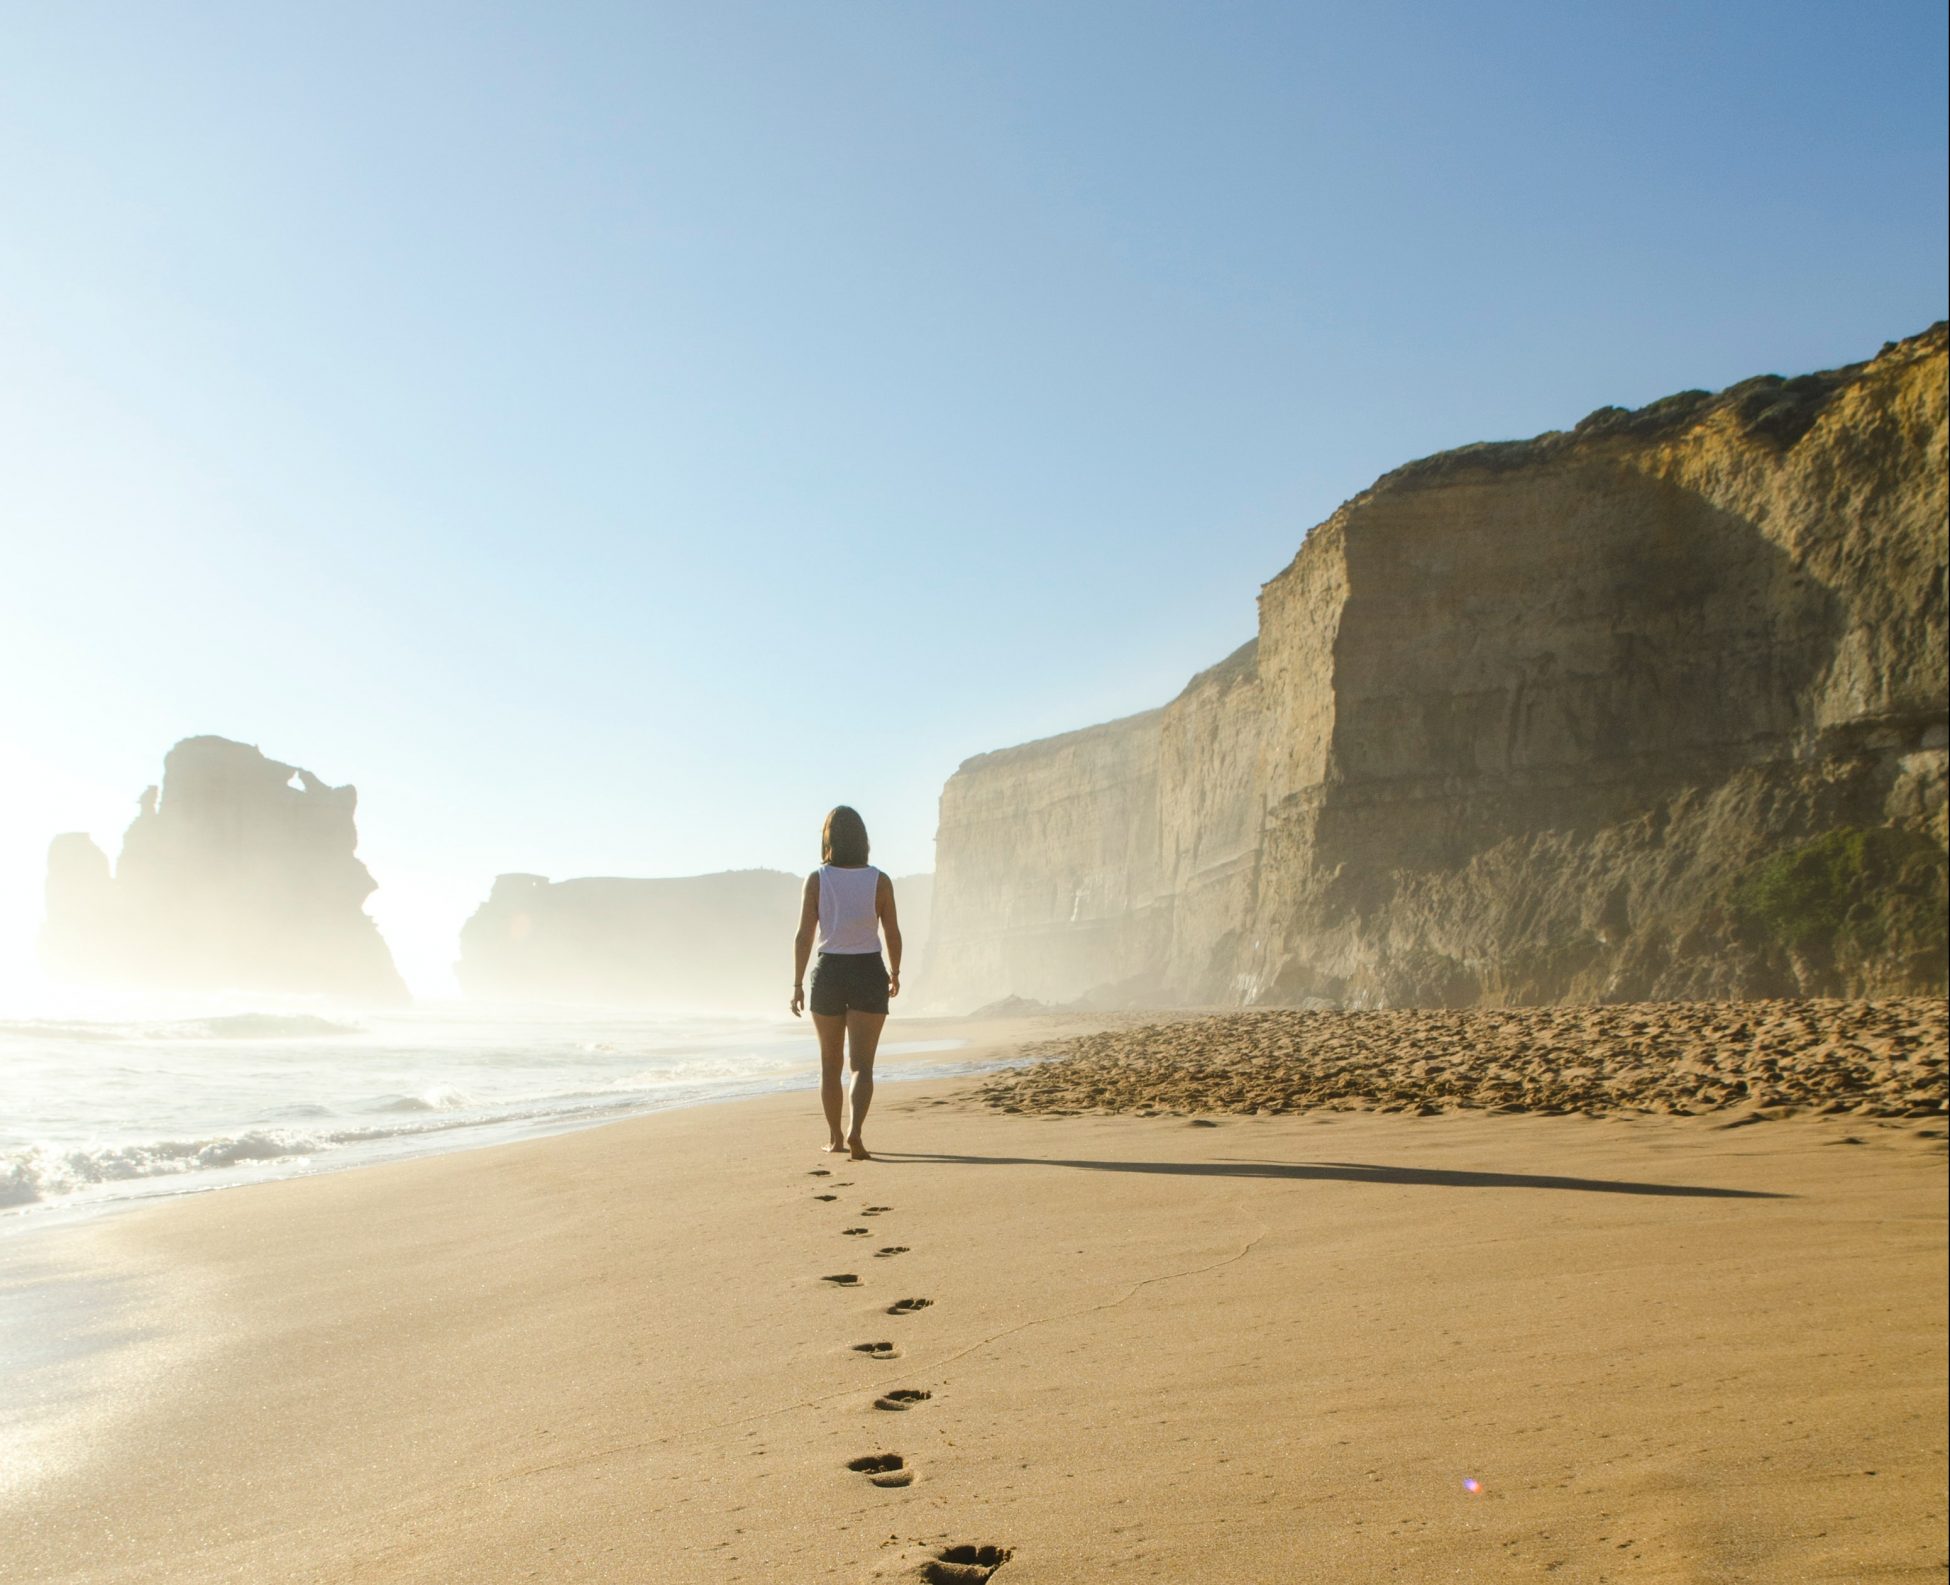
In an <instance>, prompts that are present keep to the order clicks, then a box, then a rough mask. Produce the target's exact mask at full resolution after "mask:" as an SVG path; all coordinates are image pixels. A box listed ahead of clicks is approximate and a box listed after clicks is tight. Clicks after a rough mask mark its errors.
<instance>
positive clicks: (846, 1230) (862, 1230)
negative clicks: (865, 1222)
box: [840, 1227, 873, 1238]
mask: <svg viewBox="0 0 1950 1585" xmlns="http://www.w3.org/2000/svg"><path fill="white" fill-rule="evenodd" d="M872 1231H873V1229H872V1228H871V1227H843V1228H841V1229H840V1237H842V1238H865V1237H866V1236H867V1234H869V1233H871V1232H872Z"/></svg>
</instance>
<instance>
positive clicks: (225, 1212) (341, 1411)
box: [0, 1026, 1945, 1585]
mask: <svg viewBox="0 0 1950 1585" xmlns="http://www.w3.org/2000/svg"><path fill="white" fill-rule="evenodd" d="M1024 1032H1025V1033H1031V1032H1033V1030H1031V1029H1029V1028H1028V1027H1027V1026H1026V1027H1025V1031H1024ZM1122 1038H1125V1039H1126V1040H1127V1042H1136V1043H1141V1042H1142V1041H1144V1040H1149V1039H1153V1038H1156V1037H1151V1036H1143V1035H1139V1034H1136V1033H1133V1032H1127V1034H1126V1036H1125V1037H1122ZM1133 1049H1135V1046H1133ZM1940 1055H1941V1053H1940V1051H1939V1052H1938V1056H1939V1057H1940ZM1416 1060H1419V1059H1416ZM1159 1082H1163V1081H1159ZM1173 1082H1176V1081H1173ZM1391 1104H1392V1103H1391ZM1747 1115H1748V1114H1746V1113H1742V1114H1740V1115H1739V1116H1737V1117H1735V1118H1733V1119H1731V1120H1735V1121H1745V1120H1746V1116H1747ZM1729 1120H1730V1119H1729V1118H1728V1117H1727V1116H1726V1115H1724V1114H1715V1115H1711V1116H1702V1117H1691V1118H1686V1117H1667V1116H1645V1115H1636V1114H1632V1113H1627V1112H1612V1113H1609V1114H1606V1115H1601V1116H1597V1117H1587V1116H1584V1115H1581V1114H1573V1115H1563V1116H1540V1115H1494V1114H1491V1113H1489V1112H1487V1111H1459V1112H1450V1113H1445V1114H1444V1115H1438V1116H1426V1117H1425V1116H1416V1115H1402V1114H1382V1115H1377V1114H1374V1113H1361V1112H1338V1111H1318V1112H1307V1113H1292V1114H1286V1115H1277V1114H1272V1113H1270V1112H1269V1113H1267V1114H1266V1115H1257V1116H1252V1115H1233V1114H1217V1115H1208V1116H1203V1117H1199V1118H1196V1119H1192V1118H1185V1117H1171V1116H1166V1115H1157V1116H1152V1117H1148V1118H1147V1117H1131V1116H1095V1115H1084V1116H1048V1115H1032V1114H1028V1113H1023V1114H1019V1115H1007V1114H1004V1113H1000V1112H998V1111H996V1110H994V1109H993V1107H992V1106H990V1105H988V1104H985V1103H983V1102H982V1101H980V1100H979V1099H977V1098H976V1097H975V1096H974V1095H973V1094H972V1092H971V1087H970V1085H969V1084H968V1083H967V1081H961V1082H960V1083H958V1084H939V1083H937V1084H931V1085H926V1086H918V1085H906V1086H893V1085H890V1086H886V1087H884V1088H883V1089H882V1091H881V1093H880V1097H879V1099H878V1100H877V1101H876V1103H875V1113H874V1118H873V1122H872V1125H871V1126H870V1128H869V1139H870V1142H872V1143H873V1144H874V1145H875V1147H876V1149H877V1150H878V1151H879V1152H881V1154H880V1157H879V1159H877V1160H875V1161H873V1162H868V1163H860V1164H847V1163H841V1162H835V1161H832V1160H831V1159H830V1158H828V1157H825V1156H823V1155H822V1154H821V1153H820V1152H819V1150H818V1149H817V1148H816V1147H817V1144H818V1142H819V1140H820V1139H821V1137H822V1135H823V1128H822V1126H821V1124H820V1122H819V1118H818V1115H817V1102H816V1100H815V1099H814V1098H813V1097H812V1096H810V1095H804V1094H801V1095H793V1096H783V1097H773V1098H767V1099H763V1100H757V1101H747V1102H740V1103H735V1104H730V1105H723V1106H715V1107H708V1108H700V1109H696V1110H691V1111H682V1112H670V1113H664V1114H661V1115H656V1116H651V1117H646V1118H641V1119H637V1120H634V1121H631V1122H628V1123H622V1124H617V1125H614V1126H611V1127H607V1128H603V1129H598V1130H593V1131H590V1132H587V1133H581V1134H574V1135H568V1136H562V1137H557V1138H553V1139H545V1140H539V1141H534V1142H530V1143H525V1144H519V1145H511V1146H503V1147H499V1148H494V1149H485V1150H478V1151H472V1152H468V1153H465V1154H459V1155H452V1156H444V1157H436V1158H431V1159H425V1160H420V1161H414V1162H408V1163H403V1164H400V1165H397V1166H379V1167H368V1168H361V1169H357V1170H353V1171H347V1172H341V1173H336V1174H329V1175H325V1176H320V1177H315V1178H310V1179H302V1180H294V1181H289V1182H284V1183H276V1184H268V1185H263V1186H258V1187H252V1188H247V1189H239V1190H235V1191H228V1192H225V1193H221V1194H215V1195H209V1196H203V1197H199V1198H197V1199H194V1200H187V1201H183V1202H179V1203H176V1204H172V1205H168V1206H163V1207H157V1208H152V1209H148V1210H144V1211H141V1212H136V1213H130V1214H128V1215H125V1216H121V1217H118V1218H115V1219H113V1220H111V1221H108V1222H105V1223H102V1224H100V1225H98V1226H95V1227H93V1228H89V1229H85V1230H75V1231H74V1233H73V1236H71V1237H69V1238H68V1239H66V1240H65V1246H66V1247H67V1248H68V1250H69V1251H70V1253H71V1255H72V1257H73V1258H76V1259H80V1258H83V1257H84V1256H85V1257H86V1258H88V1259H91V1260H94V1261H97V1262H100V1263H103V1265H104V1267H105V1268H107V1269H113V1270H117V1271H121V1272H125V1273H133V1274H136V1275H138V1276H139V1277H140V1279H141V1281H142V1282H143V1284H144V1285H145V1288H146V1291H147V1292H148V1294H149V1295H150V1298H149V1300H148V1303H149V1306H150V1309H149V1313H148V1315H147V1317H146V1322H147V1324H148V1325H149V1326H150V1327H151V1328H153V1333H152V1335H151V1336H149V1337H148V1338H147V1339H146V1340H143V1341H141V1342H139V1343H137V1344H135V1345H133V1347H132V1348H131V1349H129V1350H125V1351H123V1352H124V1353H125V1354H126V1355H130V1356H133V1357H138V1358H145V1359H147V1360H148V1361H149V1363H150V1367H151V1368H150V1369H149V1371H148V1373H147V1375H146V1377H144V1376H143V1374H142V1373H141V1372H135V1373H133V1374H132V1375H131V1377H130V1379H131V1380H136V1381H140V1382H142V1383H143V1384H142V1385H139V1386H135V1387H131V1388H130V1389H128V1390H127V1391H126V1392H125V1393H124V1394H123V1395H122V1400H123V1401H122V1402H121V1403H120V1404H119V1405H118V1406H117V1407H115V1408H114V1409H113V1410H112V1411H109V1410H104V1409H101V1408H100V1407H99V1406H98V1407H97V1408H96V1409H95V1410H93V1411H91V1413H93V1415H94V1430H95V1438H94V1444H93V1447H92V1449H91V1456H90V1457H88V1458H87V1459H86V1460H85V1461H84V1462H82V1463H80V1464H79V1465H78V1466H77V1467H73V1468H69V1469H64V1470H63V1469H56V1470H53V1471H51V1472H49V1473H48V1474H47V1475H46V1477H45V1478H44V1479H42V1480H41V1481H39V1482H38V1483H37V1484H35V1485H33V1486H31V1487H29V1488H28V1489H27V1490H26V1491H25V1492H24V1493H21V1494H19V1495H17V1496H16V1497H15V1498H14V1499H13V1500H12V1502H11V1504H10V1505H9V1506H8V1507H7V1508H6V1509H5V1510H4V1511H0V1569H4V1571H5V1572H6V1573H7V1576H8V1578H9V1579H11V1580H19V1581H23V1582H25V1581H52V1580H76V1581H80V1580H88V1581H131V1582H133V1581H144V1582H148V1581H158V1582H167V1581H198V1582H203V1581H245V1580H249V1581H254V1582H256V1581H278V1582H305V1581H335V1582H336V1581H348V1582H349V1581H370V1582H382V1581H383V1582H388V1585H391V1582H395V1581H415V1582H418V1581H426V1582H434V1581H439V1582H442V1585H448V1582H475V1581H481V1582H498V1581H503V1580H528V1579H536V1580H548V1581H555V1580H562V1581H683V1582H691V1581H696V1582H713V1585H715V1582H718V1581H753V1582H766V1585H797V1582H802V1581H803V1582H818V1581H844V1582H860V1581H868V1580H875V1579H883V1580H924V1579H930V1578H932V1579H935V1580H950V1581H957V1582H970V1581H979V1580H981V1579H982V1578H983V1577H984V1576H985V1574H986V1572H987V1570H988V1567H989V1564H990V1563H992V1562H993V1561H994V1560H995V1559H996V1558H997V1557H999V1556H1001V1555H1002V1552H1003V1551H1004V1550H1006V1552H1007V1554H1008V1556H1007V1561H1006V1562H1004V1563H1003V1564H1002V1567H1001V1568H1000V1570H999V1571H998V1572H997V1573H995V1575H994V1578H995V1579H996V1581H997V1582H998V1585H1058V1582H1062V1585H1075V1582H1080V1581H1083V1582H1095V1581H1121V1580H1147V1581H1163V1582H1180V1581H1182V1582H1186V1585H1195V1582H1196V1585H1204V1582H1212V1585H1226V1582H1235V1581H1237V1582H1248V1581H1250V1582H1254V1585H1272V1582H1287V1581H1322V1582H1355V1585H1358V1582H1365V1581H1383V1580H1389V1581H1394V1580H1400V1581H1421V1580H1464V1581H1483V1582H1491V1581H1495V1582H1502V1581H1512V1580H1530V1579H1539V1580H1541V1579H1550V1580H1554V1581H1555V1580H1565V1581H1570V1580H1579V1581H1587V1580H1588V1581H1688V1582H1712V1581H1736V1580H1737V1581H1753V1582H1788V1581H1799V1580H1834V1581H1845V1580H1846V1581H1856V1580H1875V1581H1898V1580H1916V1581H1924V1580H1941V1579H1942V1577H1943V1573H1944V1567H1945V1544H1944V1480H1945V1453H1944V1445H1945V1437H1944V1409H1945V1357H1944V1342H1945V1296H1944V1295H1945V1290H1944V1279H1945V1173H1944V1155H1943V1146H1944V1141H1943V1137H1942V1134H1943V1128H1942V1124H1941V1123H1940V1122H1938V1121H1935V1120H1933V1119H1913V1118H1912V1119H1902V1120H1891V1119H1884V1118H1869V1117H1855V1116H1815V1115H1806V1116H1799V1117H1790V1118H1785V1119H1780V1120H1773V1121H1765V1122H1762V1123H1759V1124H1758V1125H1755V1126H1742V1127H1734V1128H1729V1127H1726V1126H1724V1125H1725V1123H1726V1122H1727V1121H1729ZM825 1196H832V1198H830V1199H829V1198H824V1197H825ZM856 1230H857V1231H856ZM848 1277H850V1278H853V1279H855V1280H853V1281H851V1282H840V1281H834V1280H829V1279H836V1278H848ZM903 1300H907V1301H920V1300H925V1301H927V1303H926V1304H925V1305H920V1304H915V1305H910V1306H908V1307H906V1308H904V1309H902V1308H901V1306H900V1301H903ZM895 1309H900V1310H901V1313H889V1312H890V1310H895ZM862 1345H885V1348H884V1350H877V1351H879V1352H884V1353H885V1355H886V1357H874V1355H873V1354H869V1353H865V1352H860V1351H859V1350H860V1348H861V1346H862ZM896 1390H899V1391H902V1392H907V1393H911V1394H925V1395H926V1396H925V1397H920V1398H916V1399H915V1400H913V1401H912V1403H911V1406H910V1407H906V1408H904V1409H898V1410H896V1409H883V1408H877V1407H875V1404H876V1400H877V1399H883V1398H886V1397H887V1396H888V1395H889V1394H890V1393H892V1392H894V1391H896ZM892 1459H898V1460H899V1461H900V1462H899V1464H898V1466H895V1465H892V1464H889V1463H887V1462H886V1461H888V1460H892ZM860 1460H873V1461H875V1463H874V1464H872V1465H871V1466H870V1467H869V1468H867V1469H865V1470H856V1469H852V1468H849V1465H851V1464H853V1463H855V1462H856V1461H860ZM876 1476H878V1478H879V1479H881V1480H891V1481H893V1482H895V1483H894V1484H875V1479H876ZM903 1477H905V1478H906V1483H905V1484H899V1482H900V1481H901V1480H902V1479H903ZM1466 1481H1473V1482H1475V1483H1476V1489H1475V1490H1473V1491H1472V1490H1470V1489H1468V1488H1467V1487H1466V1486H1465V1482H1466ZM956 1548H960V1549H962V1550H960V1551H956V1550H954V1549H956ZM983 1549H994V1550H986V1551H985V1550H983Z"/></svg>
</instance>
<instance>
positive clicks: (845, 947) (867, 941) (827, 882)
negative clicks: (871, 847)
mask: <svg viewBox="0 0 1950 1585" xmlns="http://www.w3.org/2000/svg"><path fill="white" fill-rule="evenodd" d="M879 888H880V871H879V870H877V869H875V868H874V867H873V866H872V865H871V864H869V865H867V866H866V868H864V869H857V870H843V869H840V868H839V867H838V866H837V865H833V864H822V865H820V866H819V950H820V951H821V952H878V951H879V950H880V914H879V912H878V910H877V909H876V908H875V906H874V901H875V898H876V895H877V894H878V891H879Z"/></svg>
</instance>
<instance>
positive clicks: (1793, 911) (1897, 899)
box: [1733, 826, 1950, 977]
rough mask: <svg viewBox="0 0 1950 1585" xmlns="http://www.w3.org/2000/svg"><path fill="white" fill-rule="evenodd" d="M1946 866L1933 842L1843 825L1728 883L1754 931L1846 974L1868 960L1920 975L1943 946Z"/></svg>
mask: <svg viewBox="0 0 1950 1585" xmlns="http://www.w3.org/2000/svg"><path fill="white" fill-rule="evenodd" d="M1947 876H1950V867H1947V866H1946V862H1945V855H1944V852H1943V850H1942V849H1941V848H1939V847H1938V846H1937V845H1936V843H1935V842H1934V841H1932V840H1931V839H1930V838H1929V837H1927V836H1925V835H1923V834H1922V833H1921V832H1918V831H1913V830H1906V829H1904V828H1902V827H1900V826H1868V827H1856V826H1842V827H1838V828H1836V829H1835V830H1832V831H1825V832H1823V833H1822V834H1821V835H1820V836H1818V837H1815V838H1814V839H1813V840H1811V841H1807V842H1800V843H1796V844H1795V845H1794V846H1792V847H1787V848H1783V849H1781V850H1780V851H1778V852H1776V853H1774V854H1772V855H1770V856H1769V857H1767V858H1765V859H1763V860H1761V861H1760V862H1759V863H1758V864H1756V865H1754V866H1753V867H1752V868H1751V869H1749V870H1748V871H1747V872H1746V874H1745V875H1743V876H1742V877H1741V879H1740V881H1739V882H1738V884H1737V885H1736V886H1735V887H1734V891H1733V905H1734V913H1735V916H1736V917H1737V918H1738V919H1739V920H1740V922H1741V924H1742V925H1743V926H1745V927H1746V928H1747V929H1748V930H1749V931H1750V932H1752V933H1753V934H1754V935H1756V936H1758V937H1760V938H1761V939H1763V940H1765V941H1767V942H1770V943H1772V944H1773V945H1775V946H1778V947H1781V948H1785V949H1786V950H1787V951H1789V952H1792V953H1798V954H1801V955H1802V956H1804V957H1807V958H1815V959H1818V960H1820V959H1825V960H1827V963H1828V964H1830V965H1832V968H1833V969H1834V970H1835V971H1836V972H1838V973H1840V974H1841V975H1843V976H1844V977H1848V976H1849V972H1850V970H1851V969H1852V968H1856V967H1859V966H1861V965H1864V964H1866V963H1869V962H1871V961H1875V960H1896V961H1909V962H1912V963H1913V964H1914V965H1915V967H1916V968H1917V969H1919V970H1923V971H1924V973H1925V974H1927V973H1928V970H1929V967H1930V965H1931V964H1933V963H1936V964H1940V963H1941V961H1942V958H1943V955H1944V952H1945V950H1946V949H1947V948H1950V925H1947V924H1946V905H1947V904H1950V895H1947V893H1950V879H1947V878H1946V877H1947Z"/></svg>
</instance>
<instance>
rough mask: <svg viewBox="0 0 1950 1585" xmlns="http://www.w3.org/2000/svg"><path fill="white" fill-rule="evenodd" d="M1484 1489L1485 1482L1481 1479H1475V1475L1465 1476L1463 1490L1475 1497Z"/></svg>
mask: <svg viewBox="0 0 1950 1585" xmlns="http://www.w3.org/2000/svg"><path fill="white" fill-rule="evenodd" d="M1482 1489H1483V1483H1482V1482H1481V1481H1480V1480H1477V1479H1475V1478H1474V1477H1473V1476H1464V1477H1463V1490H1464V1491H1466V1492H1468V1493H1469V1495H1470V1496H1472V1497H1474V1496H1475V1495H1476V1494H1477V1493H1478V1492H1479V1491H1481V1490H1482Z"/></svg>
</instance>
